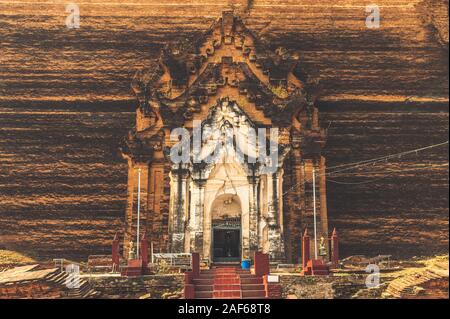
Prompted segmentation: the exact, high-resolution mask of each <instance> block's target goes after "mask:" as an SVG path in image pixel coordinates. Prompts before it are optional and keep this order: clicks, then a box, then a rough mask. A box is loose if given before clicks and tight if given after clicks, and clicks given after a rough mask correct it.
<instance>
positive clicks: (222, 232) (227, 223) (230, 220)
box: [211, 194, 242, 262]
mask: <svg viewBox="0 0 450 319" xmlns="http://www.w3.org/2000/svg"><path fill="white" fill-rule="evenodd" d="M211 213H212V222H211V256H212V258H211V260H212V261H213V262H239V261H241V256H242V244H241V238H242V226H241V214H242V212H241V205H240V201H239V197H238V196H237V195H232V194H224V195H220V196H218V197H217V198H216V199H215V200H214V202H213V204H212V207H211Z"/></svg>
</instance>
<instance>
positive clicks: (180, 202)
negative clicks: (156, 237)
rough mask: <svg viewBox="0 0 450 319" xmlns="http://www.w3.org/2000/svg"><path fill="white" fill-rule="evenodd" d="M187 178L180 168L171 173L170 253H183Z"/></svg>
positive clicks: (186, 172)
mask: <svg viewBox="0 0 450 319" xmlns="http://www.w3.org/2000/svg"><path fill="white" fill-rule="evenodd" d="M187 178H188V171H187V170H184V169H182V168H178V169H174V170H172V172H171V197H170V210H171V211H170V216H171V228H170V232H171V236H170V237H171V251H172V252H174V253H179V252H184V239H185V238H184V237H185V223H186V205H185V201H186V199H187V185H186V184H187Z"/></svg>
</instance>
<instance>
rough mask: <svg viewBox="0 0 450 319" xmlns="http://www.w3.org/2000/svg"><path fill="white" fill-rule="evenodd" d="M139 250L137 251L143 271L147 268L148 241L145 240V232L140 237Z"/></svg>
mask: <svg viewBox="0 0 450 319" xmlns="http://www.w3.org/2000/svg"><path fill="white" fill-rule="evenodd" d="M140 245H141V249H140V251H139V253H140V255H141V256H140V258H141V259H142V267H144V269H147V267H148V240H147V232H144V234H143V235H142V237H141V243H140Z"/></svg>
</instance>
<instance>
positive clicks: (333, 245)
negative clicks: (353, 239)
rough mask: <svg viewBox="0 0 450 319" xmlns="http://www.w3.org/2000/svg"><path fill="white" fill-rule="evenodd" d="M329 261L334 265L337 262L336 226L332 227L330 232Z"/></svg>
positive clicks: (337, 237)
mask: <svg viewBox="0 0 450 319" xmlns="http://www.w3.org/2000/svg"><path fill="white" fill-rule="evenodd" d="M331 249H332V250H331V263H332V265H333V266H334V267H336V266H337V265H338V264H339V236H338V234H337V231H336V228H334V229H333V233H332V234H331Z"/></svg>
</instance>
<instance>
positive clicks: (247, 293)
mask: <svg viewBox="0 0 450 319" xmlns="http://www.w3.org/2000/svg"><path fill="white" fill-rule="evenodd" d="M265 297H266V292H265V291H264V290H242V298H265Z"/></svg>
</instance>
